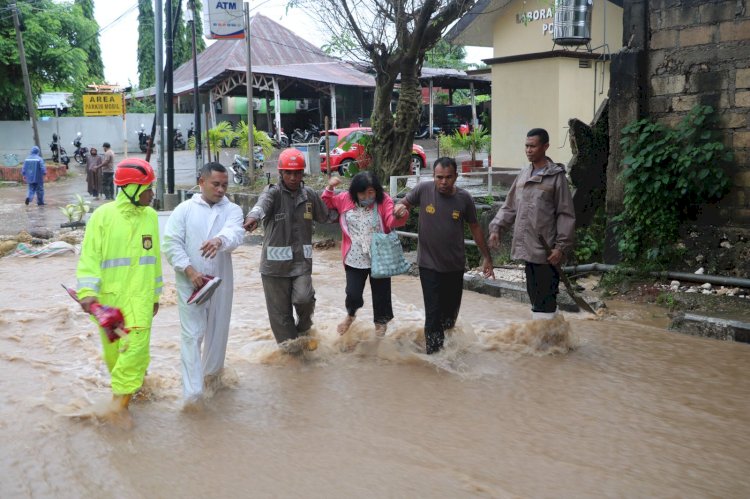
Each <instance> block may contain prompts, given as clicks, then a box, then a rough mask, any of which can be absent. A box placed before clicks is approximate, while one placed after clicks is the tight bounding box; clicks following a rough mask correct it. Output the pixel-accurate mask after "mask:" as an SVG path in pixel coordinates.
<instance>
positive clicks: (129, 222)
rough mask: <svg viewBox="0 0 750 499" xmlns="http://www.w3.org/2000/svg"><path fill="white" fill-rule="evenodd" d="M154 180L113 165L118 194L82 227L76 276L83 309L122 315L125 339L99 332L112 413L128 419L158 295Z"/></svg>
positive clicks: (143, 165)
mask: <svg viewBox="0 0 750 499" xmlns="http://www.w3.org/2000/svg"><path fill="white" fill-rule="evenodd" d="M155 179H156V177H155V175H154V170H153V168H151V165H150V164H148V163H147V162H146V161H144V160H142V159H137V158H129V159H125V160H123V161H121V162H120V163H119V164H118V165H117V170H116V171H115V175H114V183H115V184H116V185H117V186H119V187H120V192H119V194H118V195H117V198H116V199H115V201H114V202H113V203H108V204H105V205H102V206H100V207H99V208H97V209H96V211H94V213H93V214H92V215H91V219H90V220H89V222H88V224H87V225H86V234H85V236H84V238H83V245H82V247H81V258H80V260H79V261H78V270H77V272H76V277H77V280H78V284H77V288H78V298H79V300H80V303H81V308H83V310H84V311H85V312H87V313H90V310H91V306H92V305H93V304H94V303H100V304H102V305H108V306H110V307H115V308H118V309H120V310H121V311H122V314H123V316H124V318H125V328H126V329H127V330H129V334H127V335H125V336H123V337H122V338H120V339H117V340H115V341H113V342H111V341H110V340H109V339H108V338H107V336H106V334H105V333H104V331H103V330H101V340H102V347H103V352H104V361H105V362H106V364H107V369H109V372H110V373H111V376H112V393H113V408H112V409H113V411H114V412H115V413H120V414H123V413H124V414H127V413H126V411H127V407H128V404H129V402H130V398H131V397H132V396H133V394H134V393H135V392H136V391H138V389H140V387H141V385H142V384H143V377H144V375H145V374H146V368H147V367H148V364H149V361H150V354H149V343H150V338H151V321H152V319H153V316H154V315H156V312H157V311H158V310H159V295H161V291H162V272H161V251H160V245H159V222H158V217H157V215H156V211H154V209H153V208H151V207H150V206H149V205H150V204H151V201H152V200H153V198H154V192H153V189H152V186H153V183H154V181H155Z"/></svg>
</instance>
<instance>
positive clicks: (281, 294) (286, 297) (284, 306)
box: [261, 275, 297, 343]
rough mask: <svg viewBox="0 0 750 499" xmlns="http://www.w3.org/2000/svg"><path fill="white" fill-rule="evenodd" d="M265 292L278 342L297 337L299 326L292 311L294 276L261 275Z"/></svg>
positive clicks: (269, 314)
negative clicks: (296, 324) (295, 322)
mask: <svg viewBox="0 0 750 499" xmlns="http://www.w3.org/2000/svg"><path fill="white" fill-rule="evenodd" d="M261 279H262V280H263V294H264V295H265V297H266V309H267V310H268V321H269V322H270V323H271V331H273V336H274V338H276V343H283V342H285V341H287V340H292V339H294V338H296V337H297V327H296V326H295V324H294V315H293V313H292V282H293V280H294V278H293V277H275V276H267V275H261Z"/></svg>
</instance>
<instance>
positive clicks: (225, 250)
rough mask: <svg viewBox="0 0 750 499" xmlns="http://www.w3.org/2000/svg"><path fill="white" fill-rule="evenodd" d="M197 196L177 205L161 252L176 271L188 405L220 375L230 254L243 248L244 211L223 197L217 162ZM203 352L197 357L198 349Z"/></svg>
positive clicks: (225, 178)
mask: <svg viewBox="0 0 750 499" xmlns="http://www.w3.org/2000/svg"><path fill="white" fill-rule="evenodd" d="M198 185H199V186H200V189H201V194H200V196H197V195H196V196H193V197H192V198H191V199H189V200H187V201H184V202H183V203H180V205H179V206H177V208H175V210H174V212H173V213H172V214H171V215H170V216H169V220H167V226H166V229H165V232H164V238H163V241H164V242H163V246H162V248H163V250H164V253H165V255H166V257H167V260H168V261H169V263H170V264H171V265H172V266H173V267H174V269H175V276H176V281H177V282H176V287H177V297H178V306H179V311H180V323H181V325H182V341H181V347H180V350H181V354H182V384H183V395H184V398H185V402H186V404H188V405H191V404H195V403H197V402H200V400H201V399H202V397H203V387H204V383H206V382H207V381H209V379H210V378H212V377H217V376H219V375H220V374H221V370H222V369H223V368H224V357H225V355H226V350H227V339H228V336H229V319H230V316H231V314H232V294H233V280H234V279H233V270H232V255H231V252H232V251H233V250H234V249H235V248H236V247H237V246H239V245H240V244H241V243H242V240H243V237H244V233H245V231H244V229H243V228H242V222H243V220H242V209H241V208H240V207H239V206H237V205H236V204H234V203H232V202H231V201H229V199H227V198H226V196H225V193H226V190H227V187H228V185H229V175H228V174H227V170H226V168H225V167H224V166H223V165H221V164H220V163H207V164H206V165H205V166H204V167H203V168H202V169H201V171H200V178H199V180H198ZM207 276H213V277H218V278H220V279H221V280H222V282H221V285H220V286H218V288H216V291H215V292H214V293H213V294H212V295H210V298H208V299H206V300H205V301H200V300H199V301H198V302H196V303H192V304H188V300H189V298H190V296H191V295H192V294H193V293H194V291H195V290H197V289H200V288H201V287H202V286H203V284H204V283H205V282H206V278H207ZM202 343H203V352H202V355H201V344H202Z"/></svg>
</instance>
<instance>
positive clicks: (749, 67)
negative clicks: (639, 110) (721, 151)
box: [648, 0, 750, 224]
mask: <svg viewBox="0 0 750 499" xmlns="http://www.w3.org/2000/svg"><path fill="white" fill-rule="evenodd" d="M648 13H649V20H648V21H649V35H650V39H649V44H648V65H649V69H648V75H649V80H650V81H649V83H650V84H649V89H648V110H649V113H650V114H651V115H652V116H654V117H656V118H657V119H659V121H661V122H663V123H665V124H675V123H677V122H678V121H679V120H680V119H681V118H682V117H683V116H684V115H685V114H686V113H687V112H688V111H689V110H690V109H691V108H692V107H693V106H694V105H696V104H707V105H710V106H713V107H714V109H716V110H717V112H718V113H719V126H720V128H721V129H722V133H723V135H724V141H725V144H726V145H727V146H728V147H730V148H732V150H733V152H734V157H735V160H734V165H733V166H732V170H731V175H732V178H733V181H734V188H733V189H732V192H731V193H730V194H729V195H728V196H727V197H726V198H725V199H724V200H722V202H721V203H719V206H717V207H714V208H715V209H714V210H710V209H709V210H707V211H708V212H709V213H710V214H711V215H712V218H716V217H718V220H711V221H720V222H724V223H726V222H729V223H734V224H747V223H750V1H748V0H708V1H706V0H701V1H698V0H651V1H650V2H649V7H648Z"/></svg>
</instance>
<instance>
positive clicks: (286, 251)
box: [243, 149, 329, 351]
mask: <svg viewBox="0 0 750 499" xmlns="http://www.w3.org/2000/svg"><path fill="white" fill-rule="evenodd" d="M304 169H305V159H304V157H303V156H302V153H301V152H300V151H298V150H297V149H286V150H285V151H284V152H282V153H281V155H279V166H278V170H279V176H280V182H279V185H270V186H269V187H268V188H267V189H266V190H265V191H264V192H263V193H262V194H261V195H260V198H259V199H258V202H257V203H256V204H255V206H254V207H253V209H252V210H250V212H249V213H248V214H247V217H246V218H245V223H244V225H243V226H244V227H245V230H247V231H250V232H252V231H253V230H255V229H256V228H257V227H258V222H259V221H262V222H263V229H264V236H263V250H262V251H263V252H262V255H261V260H260V274H261V278H262V280H263V292H264V293H265V297H266V308H267V309H268V320H269V321H270V323H271V330H272V331H273V335H274V337H275V338H276V342H277V343H278V344H279V345H281V346H282V348H283V349H285V350H287V351H294V350H297V349H299V348H300V346H303V345H301V344H300V343H299V342H296V341H293V340H296V339H297V338H298V337H300V336H305V335H307V334H308V333H309V331H310V328H311V327H312V324H313V323H312V316H313V312H314V311H315V289H313V285H312V231H313V221H317V222H328V221H329V220H328V208H327V207H326V205H325V204H324V203H323V201H322V200H321V199H320V197H319V196H318V195H317V194H316V193H315V191H314V190H312V189H311V188H309V187H306V186H305V185H304V183H303V182H302V174H303V173H304ZM293 310H294V312H296V313H297V321H296V322H295V320H294V315H293ZM290 340H292V341H290ZM287 342H288V343H287ZM315 345H316V343H314V341H309V342H308V343H307V344H306V345H304V346H305V347H306V348H309V349H311V350H312V349H314V347H315Z"/></svg>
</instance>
